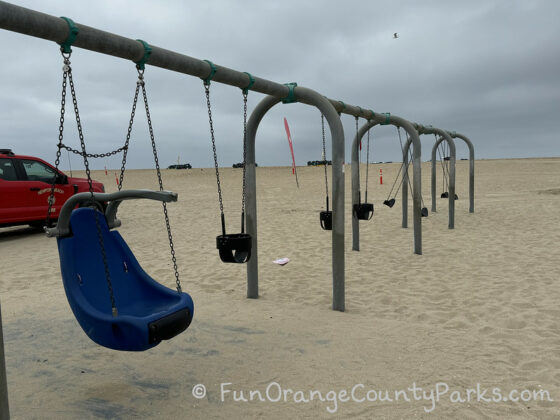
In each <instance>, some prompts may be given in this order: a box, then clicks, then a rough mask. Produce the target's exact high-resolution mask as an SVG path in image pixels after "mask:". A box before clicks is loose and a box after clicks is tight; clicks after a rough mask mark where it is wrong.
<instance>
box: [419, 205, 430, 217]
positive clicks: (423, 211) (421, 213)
mask: <svg viewBox="0 0 560 420" xmlns="http://www.w3.org/2000/svg"><path fill="white" fill-rule="evenodd" d="M420 215H421V216H422V217H428V209H427V208H426V207H422V210H420Z"/></svg>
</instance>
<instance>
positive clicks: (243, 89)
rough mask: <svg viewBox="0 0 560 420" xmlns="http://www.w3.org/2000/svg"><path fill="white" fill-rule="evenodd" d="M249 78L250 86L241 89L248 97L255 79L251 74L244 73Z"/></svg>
mask: <svg viewBox="0 0 560 420" xmlns="http://www.w3.org/2000/svg"><path fill="white" fill-rule="evenodd" d="M244 73H245V74H246V75H247V76H249V84H248V85H247V86H245V87H244V88H242V89H241V91H242V92H243V95H247V94H248V93H249V89H251V87H252V86H253V85H254V84H255V78H254V77H253V76H252V75H251V73H248V72H246V71H245V72H244Z"/></svg>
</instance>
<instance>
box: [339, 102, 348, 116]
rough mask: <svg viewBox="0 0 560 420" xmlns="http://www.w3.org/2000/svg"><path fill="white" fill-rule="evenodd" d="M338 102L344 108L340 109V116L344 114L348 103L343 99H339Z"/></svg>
mask: <svg viewBox="0 0 560 420" xmlns="http://www.w3.org/2000/svg"><path fill="white" fill-rule="evenodd" d="M338 103H339V104H340V105H342V109H341V110H340V111H338V115H339V116H340V114H342V111H344V110H345V109H346V104H345V103H344V102H342V101H338Z"/></svg>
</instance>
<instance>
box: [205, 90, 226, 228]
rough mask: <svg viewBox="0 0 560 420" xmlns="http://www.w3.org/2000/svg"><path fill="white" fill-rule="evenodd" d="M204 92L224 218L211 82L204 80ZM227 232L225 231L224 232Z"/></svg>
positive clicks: (219, 198) (219, 197) (222, 210)
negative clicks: (211, 106) (211, 105)
mask: <svg viewBox="0 0 560 420" xmlns="http://www.w3.org/2000/svg"><path fill="white" fill-rule="evenodd" d="M204 92H205V93H206V104H207V106H208V121H209V123H210V137H211V139H212V152H213V153H214V167H215V168H216V183H217V184H218V200H219V201H220V214H221V215H222V220H223V218H224V203H223V201H222V185H221V183H220V171H219V170H218V155H217V152H216V139H215V136H214V123H213V121H212V110H211V108H210V83H206V82H204ZM224 234H225V232H224Z"/></svg>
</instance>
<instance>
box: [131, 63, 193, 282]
mask: <svg viewBox="0 0 560 420" xmlns="http://www.w3.org/2000/svg"><path fill="white" fill-rule="evenodd" d="M136 86H137V88H136V89H137V90H138V87H139V86H140V87H142V96H143V98H144V108H145V109H146V118H147V120H148V129H149V131H150V140H151V142H152V152H153V154H154V162H155V165H156V172H157V177H158V182H159V190H160V191H163V181H162V178H161V170H160V167H159V159H158V155H157V149H156V141H155V138H154V130H153V128H152V118H151V117H150V108H149V107H148V95H147V94H146V84H145V83H144V70H141V69H138V82H137V84H136ZM135 98H136V97H135ZM135 104H136V103H134V105H135ZM134 110H135V106H134V107H133V113H132V117H131V123H132V119H133V118H134ZM131 127H132V125H131ZM131 127H130V128H131ZM127 141H128V139H127ZM162 205H163V214H164V216H165V226H166V228H167V237H168V239H169V248H170V249H171V261H172V262H173V270H174V271H175V283H176V285H177V292H179V293H181V290H182V289H181V280H179V269H178V268H177V258H176V257H175V246H174V244H173V235H172V234H171V225H170V224H169V215H168V213H167V203H165V202H162Z"/></svg>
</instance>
